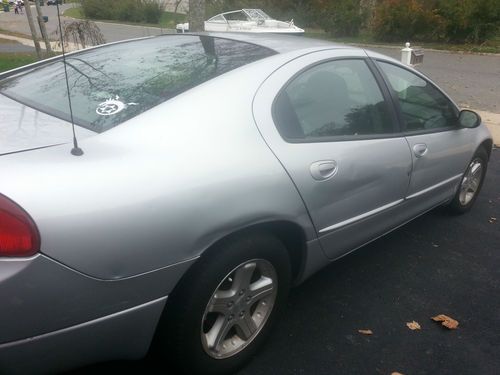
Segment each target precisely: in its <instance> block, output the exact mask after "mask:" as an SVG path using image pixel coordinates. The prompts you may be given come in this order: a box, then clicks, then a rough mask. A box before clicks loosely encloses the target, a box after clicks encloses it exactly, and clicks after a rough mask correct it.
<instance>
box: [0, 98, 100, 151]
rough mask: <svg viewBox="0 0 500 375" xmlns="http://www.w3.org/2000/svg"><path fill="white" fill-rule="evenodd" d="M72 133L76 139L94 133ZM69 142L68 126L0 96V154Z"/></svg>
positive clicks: (70, 136) (70, 138)
mask: <svg viewBox="0 0 500 375" xmlns="http://www.w3.org/2000/svg"><path fill="white" fill-rule="evenodd" d="M47 100H50V99H47ZM75 131H76V136H77V138H78V139H83V138H87V137H89V136H91V135H94V134H96V133H95V132H93V131H91V130H88V129H85V128H81V127H78V126H77V127H76V129H75ZM72 140H73V133H72V129H71V123H69V122H67V121H64V120H61V119H58V118H57V117H54V116H50V115H47V114H45V113H43V112H40V111H37V110H35V109H33V108H31V107H29V106H27V105H24V104H22V103H19V102H17V101H15V100H12V99H10V98H8V97H6V96H4V95H0V155H4V154H11V153H14V152H21V151H29V150H33V149H37V148H42V147H48V146H54V145H58V144H62V143H70V142H72Z"/></svg>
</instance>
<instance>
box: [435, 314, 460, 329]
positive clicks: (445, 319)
mask: <svg viewBox="0 0 500 375" xmlns="http://www.w3.org/2000/svg"><path fill="white" fill-rule="evenodd" d="M431 319H432V320H434V321H435V322H441V324H442V325H443V326H444V327H446V328H448V329H457V327H458V322H457V321H456V320H455V319H453V318H450V317H449V316H446V315H444V314H439V315H437V316H434V317H432V318H431Z"/></svg>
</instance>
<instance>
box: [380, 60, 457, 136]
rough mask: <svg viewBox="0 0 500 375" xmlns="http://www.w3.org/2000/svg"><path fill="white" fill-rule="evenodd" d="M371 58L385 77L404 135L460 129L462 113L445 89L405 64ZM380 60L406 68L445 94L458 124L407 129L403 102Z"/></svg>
mask: <svg viewBox="0 0 500 375" xmlns="http://www.w3.org/2000/svg"><path fill="white" fill-rule="evenodd" d="M370 60H372V62H373V65H374V68H375V69H377V71H378V72H379V74H380V75H381V77H383V80H384V85H385V86H386V88H387V90H388V91H389V93H390V96H391V101H392V103H393V106H394V108H395V110H396V113H397V117H398V121H399V124H400V129H401V133H402V135H403V136H405V137H407V136H414V135H422V134H433V133H443V132H447V131H455V130H459V129H460V127H459V126H458V114H459V113H460V108H458V107H457V105H456V104H455V103H454V102H453V100H452V99H451V98H450V97H449V96H448V95H447V94H446V93H445V92H444V91H443V90H441V89H440V88H439V87H438V86H437V85H436V84H435V83H434V82H432V81H431V80H429V78H427V77H426V76H425V75H424V74H422V73H420V72H419V71H416V70H412V69H409V68H408V67H406V66H404V65H400V64H397V63H394V62H393V61H390V60H385V59H381V58H371V59H370ZM379 62H381V63H385V64H389V65H393V66H395V67H397V68H400V69H402V70H405V71H407V72H409V73H412V74H414V75H416V76H417V77H419V78H420V79H422V80H424V81H425V82H426V83H427V84H429V85H431V86H432V87H434V88H435V89H436V90H437V91H438V92H439V93H440V94H441V95H443V96H444V97H445V98H446V100H447V101H448V102H449V103H450V104H451V106H452V108H453V109H454V110H455V114H456V115H457V124H456V125H455V126H453V127H451V126H449V127H442V128H435V129H419V130H407V129H406V121H405V119H404V118H403V112H402V110H401V104H400V103H399V98H398V96H397V94H396V91H395V90H394V89H393V88H392V86H391V84H390V82H389V78H388V77H387V75H386V74H385V72H384V70H383V69H382V68H381V67H380V66H379V64H378V63H379Z"/></svg>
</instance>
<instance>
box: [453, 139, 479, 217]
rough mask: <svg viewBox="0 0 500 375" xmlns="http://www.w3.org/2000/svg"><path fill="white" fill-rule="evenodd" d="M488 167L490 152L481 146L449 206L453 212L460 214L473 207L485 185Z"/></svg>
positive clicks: (468, 166)
mask: <svg viewBox="0 0 500 375" xmlns="http://www.w3.org/2000/svg"><path fill="white" fill-rule="evenodd" d="M487 168H488V153H487V152H486V150H485V149H484V148H483V147H481V148H479V149H478V150H477V151H476V153H475V154H474V156H473V157H472V159H471V161H470V162H469V164H468V165H467V169H466V170H465V172H464V174H463V176H462V179H461V180H460V184H459V186H458V189H457V192H456V194H455V196H454V197H453V199H452V200H451V202H450V204H449V206H448V207H449V209H450V211H451V212H452V213H454V214H459V215H460V214H463V213H466V212H468V211H469V210H470V209H471V208H472V206H473V205H474V202H475V201H476V199H477V196H478V195H479V192H480V191H481V187H482V186H483V182H484V177H485V176H486V170H487Z"/></svg>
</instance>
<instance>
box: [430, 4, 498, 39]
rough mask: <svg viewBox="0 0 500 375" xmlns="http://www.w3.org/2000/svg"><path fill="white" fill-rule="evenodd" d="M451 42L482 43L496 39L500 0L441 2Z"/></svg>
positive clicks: (447, 36)
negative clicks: (491, 38) (492, 38)
mask: <svg viewBox="0 0 500 375" xmlns="http://www.w3.org/2000/svg"><path fill="white" fill-rule="evenodd" d="M439 13H440V14H441V16H442V17H443V18H444V19H445V20H446V26H445V30H446V39H447V41H450V42H459V43H464V42H469V43H481V42H484V41H485V40H487V39H489V38H490V37H494V36H495V35H496V33H497V32H498V29H499V26H500V0H462V1H455V0H440V1H439Z"/></svg>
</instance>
